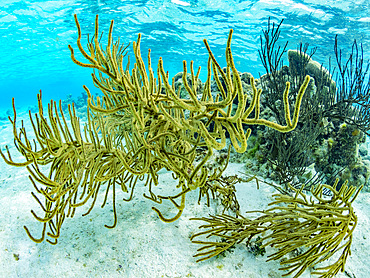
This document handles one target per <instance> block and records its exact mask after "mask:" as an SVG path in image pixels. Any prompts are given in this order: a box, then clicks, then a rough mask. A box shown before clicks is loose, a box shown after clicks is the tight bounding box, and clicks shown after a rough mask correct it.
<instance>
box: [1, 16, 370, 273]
mask: <svg viewBox="0 0 370 278" xmlns="http://www.w3.org/2000/svg"><path fill="white" fill-rule="evenodd" d="M75 23H76V26H77V31H78V38H77V48H78V50H79V52H80V53H81V54H82V56H83V57H84V58H85V59H86V61H85V62H81V61H80V60H78V59H77V58H76V55H75V49H74V48H73V47H72V46H69V49H70V51H71V58H72V61H73V62H74V63H75V64H77V65H79V66H81V67H87V68H92V69H94V73H92V79H93V82H94V84H95V85H96V87H98V88H99V89H100V90H101V93H102V95H101V96H93V95H92V94H91V92H90V90H89V89H88V88H87V87H86V86H84V90H85V91H86V93H87V96H85V95H82V96H81V97H79V98H78V99H77V100H76V101H73V100H72V98H69V99H68V100H69V101H72V104H68V105H66V104H63V103H62V102H61V101H59V103H57V102H55V101H53V100H51V101H50V103H49V104H48V106H47V109H46V108H45V111H44V106H43V103H42V95H41V92H40V94H38V113H37V114H36V115H35V116H34V117H33V116H32V114H31V111H30V112H29V117H30V121H31V123H32V126H33V133H34V138H35V139H34V140H33V139H31V138H32V136H29V134H28V132H27V131H26V129H25V127H24V125H23V121H22V122H21V126H20V128H19V124H18V121H17V113H16V110H15V105H14V99H13V104H12V105H13V113H14V117H13V118H11V117H9V120H10V122H11V124H12V126H13V135H14V143H15V147H16V149H17V150H18V152H19V153H20V154H21V155H23V157H24V158H25V161H24V162H16V161H14V160H13V159H12V156H11V153H10V151H9V148H8V147H7V146H6V152H3V151H0V154H1V156H2V158H3V159H4V161H5V162H6V163H8V164H10V165H12V166H16V167H27V170H28V171H29V173H30V180H31V182H32V184H33V186H34V188H35V190H36V193H33V192H32V196H33V197H34V198H35V200H36V201H37V203H38V204H39V206H40V208H41V211H42V212H43V215H42V216H40V215H39V214H38V213H36V212H35V211H33V210H32V211H31V213H32V215H33V216H34V217H35V218H36V220H37V221H39V222H41V223H42V225H43V230H42V234H41V237H39V238H37V237H34V236H32V235H31V232H30V231H29V229H28V228H27V227H25V230H26V232H27V234H28V236H29V237H30V238H31V239H32V240H33V241H35V242H42V241H43V240H45V239H46V236H48V237H49V238H47V239H46V240H47V241H48V242H49V243H51V244H56V243H57V240H58V238H59V237H60V233H61V227H62V224H63V223H64V221H65V220H66V218H68V217H73V216H74V215H75V213H76V210H77V209H78V207H81V206H86V207H87V210H86V212H85V213H84V214H83V216H85V215H87V214H89V213H90V212H91V210H92V209H93V208H94V206H95V203H96V202H97V199H98V195H99V194H100V193H102V192H104V190H105V192H104V193H105V194H104V193H103V194H104V200H103V204H102V207H104V206H105V205H106V204H107V203H108V199H109V198H110V200H111V202H109V203H112V206H113V208H112V211H113V223H112V224H110V225H105V227H107V228H114V227H115V226H116V224H117V212H116V193H117V190H121V191H123V192H124V193H125V194H126V195H125V198H124V201H127V202H128V201H131V200H132V198H133V196H134V193H135V186H137V185H140V186H141V185H144V186H145V187H146V188H147V193H146V194H144V197H145V198H147V199H149V200H151V201H153V202H154V203H156V204H157V205H160V204H161V203H162V202H163V201H168V202H170V203H172V204H173V205H174V207H175V208H176V209H177V210H178V212H177V214H176V215H174V216H170V217H167V216H165V215H164V214H163V213H162V212H161V211H160V210H159V208H157V207H153V210H154V211H155V212H156V213H157V215H158V217H159V218H160V219H161V220H162V221H164V222H173V221H176V220H177V219H179V217H181V214H182V212H183V210H184V209H185V204H186V194H187V193H188V192H190V191H192V190H199V198H198V203H200V202H201V200H202V198H206V204H207V205H208V206H209V205H210V200H211V197H212V198H213V199H216V200H218V201H219V204H221V205H222V206H223V211H222V213H223V214H222V215H219V216H210V217H209V218H198V220H199V219H200V220H204V221H206V222H208V223H209V224H207V225H203V226H201V228H208V230H207V231H203V232H200V233H198V234H196V235H194V236H193V237H192V240H193V241H194V242H195V243H199V244H204V245H205V246H204V247H202V248H200V249H199V253H198V254H197V255H196V256H201V257H202V258H200V259H199V260H198V261H202V260H205V259H208V258H211V257H213V256H216V255H218V254H221V253H222V252H224V251H225V250H228V249H229V248H232V247H233V246H235V244H236V243H240V242H241V241H243V240H246V242H247V246H248V248H249V250H250V251H251V252H253V253H254V254H256V255H257V254H261V255H263V254H264V253H265V252H267V251H268V248H267V247H268V246H273V247H276V248H278V249H279V251H277V252H276V253H273V254H272V255H270V256H269V257H270V260H276V259H280V258H282V257H285V256H286V255H290V254H291V253H292V252H302V253H300V254H296V256H294V257H293V258H288V259H286V260H284V261H282V262H281V263H282V264H284V265H285V264H287V265H288V266H284V267H282V268H281V269H282V270H288V271H289V272H288V273H287V274H285V275H289V274H291V273H294V272H296V273H295V277H298V276H299V275H300V274H301V273H302V272H303V271H304V270H305V269H307V268H308V267H313V266H314V265H316V264H319V263H321V262H323V261H325V260H327V259H329V258H330V257H331V256H333V255H334V254H336V253H338V251H339V250H341V249H342V254H341V256H340V258H339V259H338V260H337V261H335V262H334V263H332V264H330V265H329V266H326V267H319V268H317V269H316V270H315V271H314V272H313V273H314V274H319V275H322V277H332V276H333V275H335V274H336V273H337V272H338V271H339V270H341V271H343V270H344V264H345V261H346V258H347V256H348V255H349V254H350V245H351V241H352V232H353V230H354V228H355V226H356V223H357V218H356V215H355V214H354V212H353V208H352V205H351V204H352V202H353V201H354V199H355V198H356V196H357V194H358V192H359V191H360V190H361V188H362V186H360V185H359V184H358V182H357V183H356V182H355V181H354V179H353V178H352V179H351V177H352V176H351V174H348V173H347V174H346V175H347V176H346V175H345V174H343V175H342V177H343V178H344V177H347V178H348V179H349V180H350V181H351V182H354V184H355V185H357V186H358V188H357V190H356V188H355V187H353V186H351V187H349V188H348V187H347V182H344V183H343V184H342V185H341V186H339V185H338V184H339V182H338V180H337V181H336V182H335V183H334V185H333V186H329V185H326V184H323V183H320V184H319V183H318V180H314V179H312V178H313V177H314V176H315V174H314V173H313V172H314V171H316V170H317V171H321V172H329V170H328V169H329V168H330V167H331V168H330V169H331V170H332V169H333V168H335V167H336V164H335V163H337V164H338V165H339V166H342V165H346V163H347V162H348V161H350V162H351V163H352V164H351V167H352V168H351V173H352V172H355V171H357V173H358V174H359V175H360V176H361V177H362V178H361V179H359V180H360V182H366V181H367V179H368V173H369V172H368V171H367V169H368V168H367V165H370V163H369V164H366V163H362V162H361V161H359V160H358V153H361V152H360V151H359V148H358V145H359V143H360V142H363V138H364V133H367V131H368V130H367V128H368V122H367V120H366V117H364V115H365V114H366V113H365V112H364V110H363V108H358V109H357V108H356V109H354V108H353V107H352V104H356V103H357V104H358V105H360V106H361V105H362V106H361V107H365V108H366V107H367V105H368V104H367V102H366V101H365V100H364V98H361V94H362V93H364V92H365V91H366V88H367V87H361V88H360V89H359V91H356V90H355V89H354V90H353V91H351V92H350V93H342V94H341V95H340V96H337V97H335V94H336V93H335V91H336V88H337V87H336V83H335V82H334V81H333V80H332V78H331V76H332V75H331V74H330V72H329V71H328V70H326V69H324V68H323V67H322V66H320V65H319V64H318V63H317V62H315V61H313V60H312V59H311V57H312V55H313V53H314V52H313V53H311V54H310V55H307V54H306V52H307V48H306V47H302V45H301V47H300V49H298V50H297V51H289V52H288V57H289V67H286V66H282V67H281V63H280V59H281V57H282V55H283V53H285V52H286V51H285V48H286V45H285V47H284V48H282V49H280V48H279V49H278V50H276V49H274V47H275V43H276V40H277V39H278V37H279V33H280V31H279V27H280V24H281V23H280V24H279V25H277V27H276V28H275V25H273V27H272V28H270V23H269V25H268V29H267V30H266V31H264V38H265V44H263V43H262V38H261V51H260V57H261V60H262V63H263V65H264V67H265V69H266V72H267V74H266V75H264V76H262V77H261V78H260V79H258V80H255V79H254V77H253V76H252V75H251V74H249V73H239V72H238V71H237V69H236V68H235V64H234V59H233V55H232V51H231V39H232V34H233V30H230V33H229V36H228V40H227V44H226V51H225V58H226V67H225V68H221V66H220V65H219V63H218V62H217V61H216V59H215V57H214V54H213V52H212V50H211V47H210V45H209V44H208V42H207V40H204V44H205V47H206V50H207V52H208V64H207V80H206V81H205V83H202V82H201V80H200V79H199V74H200V68H198V70H197V71H194V65H193V62H190V67H188V65H187V62H186V61H184V62H183V72H180V73H178V74H176V75H175V76H174V77H173V78H172V83H170V81H171V79H170V77H169V74H168V72H166V71H165V69H164V61H163V60H162V58H160V59H159V61H158V66H157V71H154V70H153V67H152V60H151V55H150V50H149V51H148V54H147V60H146V61H144V60H143V58H142V54H141V50H140V43H141V34H139V35H138V39H137V41H135V42H133V43H132V48H133V49H132V50H133V54H134V57H135V63H134V65H133V66H132V67H131V68H130V59H128V56H127V53H128V51H129V45H125V44H122V43H121V41H120V39H118V40H116V41H114V40H113V21H112V22H111V24H110V28H109V32H108V41H107V46H106V47H105V48H103V46H102V44H101V42H100V38H101V35H100V34H99V24H98V16H97V17H96V22H95V32H94V35H93V36H92V38H91V39H90V37H89V36H88V38H87V46H86V47H83V45H82V43H81V40H82V31H81V28H80V25H79V22H78V19H77V16H76V15H75ZM275 50H276V51H275ZM357 55H358V53H357ZM338 56H339V57H340V55H338ZM338 56H337V57H338ZM338 63H339V64H340V65H341V64H342V62H341V61H338ZM356 65H357V66H360V64H356ZM361 65H362V64H361ZM279 67H280V68H279ZM340 72H341V73H342V77H343V76H344V75H345V74H346V70H345V69H343V68H341V69H340ZM364 76H366V71H365V72H362V71H359V72H358V74H357V75H356V74H354V75H353V79H355V80H358V79H361V78H362V79H363V78H364ZM362 79H361V80H362ZM341 86H342V87H340V88H342V89H343V90H344V89H345V86H346V84H342V85H341ZM323 92H325V93H326V96H324V97H322V98H321V97H320V95H321V94H322V93H323ZM333 96H334V100H333ZM85 105H86V106H85ZM322 107H324V108H325V109H326V110H325V109H324V110H322V109H321V108H322ZM343 107H344V108H343ZM339 108H340V109H347V110H343V111H346V113H345V114H342V116H340V115H339V116H338V111H340V109H339ZM83 111H86V116H85V117H86V118H84V119H86V120H84V121H85V122H86V124H85V125H81V124H80V118H79V117H78V115H81V113H82V112H83ZM77 113H78V114H77ZM329 115H331V117H332V119H330V124H329V121H328V118H329ZM68 118H69V120H68ZM299 119H300V122H298V120H299ZM333 119H337V121H335V120H333ZM338 119H342V120H343V119H344V120H345V121H344V122H343V121H342V122H341V124H340V126H339V127H338ZM350 119H352V120H350ZM346 120H347V121H346ZM353 138H356V140H353ZM319 139H320V140H321V141H320V142H319V143H317V141H318V140H319ZM248 140H249V143H252V146H248V144H247V141H248ZM235 153H237V154H238V155H239V156H237V155H235ZM343 154H345V156H343ZM364 155H367V153H366V154H364ZM241 156H244V158H247V159H248V160H249V162H250V163H251V164H250V169H251V170H252V172H254V174H253V173H252V175H251V177H250V178H248V179H245V178H241V177H238V176H223V172H224V171H225V169H226V166H227V165H228V163H229V160H230V158H232V159H234V160H237V159H240V160H242V159H243V157H242V158H240V157H241ZM339 156H340V157H341V158H342V159H343V161H339V160H338V159H337V157H339ZM253 159H254V160H255V161H254V162H251V161H252V160H253ZM256 161H257V162H256ZM266 161H268V162H269V163H271V164H272V165H273V166H272V167H270V168H269V167H267V166H263V165H264V163H265V165H266ZM314 163H315V164H314ZM361 163H362V164H361ZM261 165H262V166H261ZM312 165H315V167H313V166H312ZM43 166H47V167H48V168H47V167H43ZM309 166H310V167H311V166H312V167H311V169H312V171H311V172H307V169H308V167H309ZM324 166H325V167H324ZM262 167H265V168H264V169H267V170H269V171H270V174H271V176H273V174H275V176H277V177H278V180H279V182H280V184H279V185H278V186H276V185H274V184H270V185H272V186H273V187H274V188H275V189H277V190H278V191H279V192H280V193H282V194H277V195H274V198H275V201H274V202H273V203H271V204H270V205H274V206H273V207H272V208H270V209H267V210H265V211H259V212H255V213H259V214H260V216H258V217H256V218H255V219H252V220H251V219H248V218H246V217H244V216H242V215H241V213H240V205H239V202H238V200H237V198H236V194H235V192H236V189H235V184H236V183H238V182H241V181H243V182H249V181H251V180H256V181H257V187H258V186H259V183H258V182H259V179H258V178H257V177H256V175H255V174H256V173H257V170H258V169H257V170H255V169H254V168H260V169H261V168H262ZM320 167H321V168H320ZM47 169H48V170H49V171H48V173H45V170H47ZM162 169H165V170H167V171H170V172H172V177H173V179H174V180H175V181H176V182H175V184H174V185H173V188H171V190H172V192H175V193H173V194H172V193H171V194H170V193H166V194H161V193H160V192H158V191H160V189H158V187H157V185H158V184H160V175H159V171H160V170H162ZM271 169H272V170H271ZM272 172H273V173H272ZM332 172H333V171H331V172H330V173H332ZM343 173H346V172H345V171H343ZM333 176H334V175H333ZM305 177H307V179H311V181H312V182H311V183H310V186H307V183H303V184H302V179H303V178H305ZM296 179H298V182H296ZM299 179H301V180H299ZM298 185H299V187H298ZM308 191H310V192H311V194H312V195H313V196H308V195H306V194H305V193H304V192H308ZM328 191H329V192H331V193H330V194H329V193H327V192H328ZM325 192H326V193H325ZM292 193H293V196H292ZM323 194H324V195H325V194H326V195H329V197H328V196H323ZM351 196H353V197H352V199H351V200H350V198H351ZM230 212H231V213H234V214H235V217H234V216H230V215H227V214H226V213H230ZM250 213H251V212H250ZM202 235H207V237H209V236H217V237H220V238H221V241H220V242H208V241H199V240H194V239H195V238H197V237H199V236H202ZM209 249H210V250H209ZM205 250H208V251H205ZM297 250H298V251H297ZM302 250H303V251H302ZM324 272H325V273H324Z"/></svg>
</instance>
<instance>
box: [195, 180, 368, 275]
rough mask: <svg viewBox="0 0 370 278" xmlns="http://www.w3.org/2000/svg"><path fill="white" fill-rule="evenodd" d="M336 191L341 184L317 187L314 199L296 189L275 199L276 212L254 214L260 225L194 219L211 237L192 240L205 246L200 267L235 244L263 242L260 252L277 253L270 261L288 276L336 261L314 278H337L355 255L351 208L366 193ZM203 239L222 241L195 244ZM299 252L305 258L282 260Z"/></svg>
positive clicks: (253, 221)
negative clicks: (326, 194)
mask: <svg viewBox="0 0 370 278" xmlns="http://www.w3.org/2000/svg"><path fill="white" fill-rule="evenodd" d="M337 185H338V180H337V181H336V183H335V184H334V185H333V186H329V185H326V184H321V185H316V186H315V187H312V188H311V193H312V196H307V195H305V194H304V193H302V189H303V186H302V188H301V189H295V188H294V187H291V190H294V192H295V195H294V196H289V195H284V194H275V195H273V197H274V198H275V201H273V202H272V203H270V204H269V205H270V206H272V207H271V208H269V209H267V210H265V211H254V213H260V214H261V215H260V216H258V217H256V218H255V219H248V218H245V217H242V216H240V217H238V218H236V217H232V216H229V215H225V214H223V215H219V216H211V217H209V218H207V217H204V218H198V219H195V220H203V221H206V222H208V224H205V225H202V226H201V227H200V228H206V229H207V230H206V231H202V232H200V233H197V234H195V235H193V236H192V238H191V239H192V241H193V242H195V243H198V244H203V245H204V246H203V247H201V248H200V249H198V254H196V255H195V256H196V257H198V256H199V257H201V258H200V259H198V261H202V260H206V259H209V258H211V257H213V256H216V255H218V254H220V253H221V252H224V251H225V250H227V249H228V248H230V247H232V246H234V245H235V244H236V243H240V242H242V241H244V240H245V241H246V242H247V245H248V243H249V242H251V240H252V238H254V237H255V236H260V239H259V240H258V242H260V243H262V245H261V246H260V248H264V247H266V246H272V247H275V248H277V249H278V251H276V252H275V253H273V254H271V255H269V256H268V257H269V259H268V261H269V260H279V259H282V260H281V261H280V264H281V265H283V267H281V268H280V270H288V272H287V273H285V274H284V275H283V276H287V275H290V274H293V273H295V274H294V277H299V276H300V275H301V274H302V273H303V271H305V270H306V269H307V268H308V267H314V266H315V265H316V264H319V263H321V262H324V261H327V260H328V259H329V258H331V257H332V256H334V255H336V256H337V257H335V258H337V260H334V261H330V264H329V265H327V266H320V267H317V268H315V269H314V271H313V272H312V274H318V275H321V276H320V277H333V276H334V275H335V274H337V273H338V272H339V270H341V271H344V265H345V262H346V259H347V257H348V255H350V254H351V250H350V247H351V243H352V233H353V231H354V229H355V227H356V224H357V217H356V215H355V214H354V211H353V207H352V202H353V201H354V200H355V198H356V197H357V195H358V193H359V192H360V190H361V188H362V187H360V188H357V189H356V188H355V187H353V186H350V187H348V186H347V183H344V184H342V186H341V188H340V190H339V191H337V190H336V189H335V188H336V187H337ZM324 188H327V189H328V190H330V191H331V192H332V193H333V196H332V197H331V198H330V199H326V198H324V197H323V194H322V192H323V189H324ZM351 197H352V198H351ZM251 212H253V211H251ZM202 235H207V236H206V238H209V237H211V236H216V237H219V238H221V241H219V242H214V241H201V240H195V238H197V237H199V236H202ZM298 248H303V251H302V253H300V254H297V255H295V256H293V257H290V258H283V257H284V256H286V255H288V254H290V253H291V252H293V251H296V250H297V249H298ZM340 251H341V254H339V257H338V254H337V253H339V252H340Z"/></svg>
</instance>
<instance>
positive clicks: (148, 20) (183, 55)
mask: <svg viewBox="0 0 370 278" xmlns="http://www.w3.org/2000/svg"><path fill="white" fill-rule="evenodd" d="M323 3H325V4H323ZM369 6H370V1H368V0H350V1H348V0H346V1H337V0H331V1H317V0H310V1H298V0H294V1H293V0H260V1H257V0H254V1H236V0H228V1H221V0H217V1H211V0H199V1H197V0H184V1H180V0H162V1H127V0H126V1H122V0H83V1H80V0H64V1H41V0H39V1H21V0H18V1H17V0H1V4H0V45H1V55H0V92H1V97H0V109H1V114H4V113H5V114H6V113H7V110H8V109H9V108H10V107H11V98H12V97H15V99H16V105H17V107H25V108H27V107H28V106H30V105H35V104H36V102H37V100H36V94H37V93H38V91H39V90H40V89H41V90H42V91H43V98H44V100H45V101H48V100H49V99H50V98H53V99H55V100H57V99H63V98H66V96H67V95H69V94H72V95H73V96H79V95H80V94H81V93H82V92H83V89H82V85H83V84H86V85H87V86H88V87H90V88H94V87H93V84H92V82H91V80H90V77H91V76H90V73H91V71H90V70H89V69H86V68H80V67H78V66H76V65H75V64H74V63H73V62H72V61H71V59H70V52H69V50H68V44H71V45H72V46H74V47H75V48H76V38H77V31H76V27H75V23H74V20H73V14H75V13H76V14H77V15H78V18H79V20H80V23H81V27H82V32H83V38H85V39H86V37H87V33H92V32H93V31H94V20H95V15H96V14H99V16H100V30H101V31H105V34H107V31H108V27H109V24H110V20H112V19H114V21H115V27H114V37H118V36H120V37H121V39H122V40H123V41H124V42H127V43H128V42H132V41H133V40H136V38H137V34H138V33H142V34H143V39H142V50H143V55H144V54H145V53H146V51H147V49H148V48H151V50H152V61H153V63H155V64H156V61H158V58H159V57H163V58H164V65H165V69H166V70H168V71H169V72H170V74H171V75H174V74H176V73H177V72H179V71H181V70H182V60H187V61H190V60H194V62H195V65H196V66H202V67H203V69H204V68H205V66H206V62H207V52H206V50H205V48H204V45H203V42H202V40H203V39H204V38H207V40H208V41H209V43H210V45H211V47H212V50H213V51H214V53H215V55H216V57H217V58H218V60H219V61H220V63H221V64H224V49H225V43H226V39H227V35H228V32H229V29H230V28H233V29H234V36H233V42H232V50H233V54H234V57H235V61H236V66H237V68H238V70H239V71H241V72H245V71H247V72H251V73H252V74H253V75H254V76H258V74H259V73H261V74H263V73H264V71H263V67H262V65H261V62H260V59H259V57H258V52H257V51H258V49H259V47H260V45H259V37H260V35H261V34H262V33H261V30H262V29H263V28H266V26H267V19H268V18H269V17H271V20H272V21H273V22H276V23H278V22H280V20H282V19H284V24H283V26H282V33H281V44H283V43H285V41H286V40H288V41H289V45H288V48H296V47H297V44H298V43H300V42H304V43H309V44H310V46H315V47H318V50H317V52H316V54H315V56H314V58H315V59H316V60H318V61H319V62H320V63H324V64H326V63H327V61H328V60H327V59H328V57H329V56H332V57H333V55H334V54H333V42H334V38H335V35H337V34H338V35H339V44H340V47H341V48H343V49H344V50H345V51H350V46H351V44H352V42H353V40H354V39H356V40H357V41H358V42H361V43H362V44H363V46H364V56H365V58H366V59H368V58H369V57H370V51H369V47H370V9H369ZM204 76H205V70H203V71H202V74H201V77H202V78H201V79H202V81H205V78H204ZM95 90H97V89H95ZM96 92H97V91H96Z"/></svg>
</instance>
